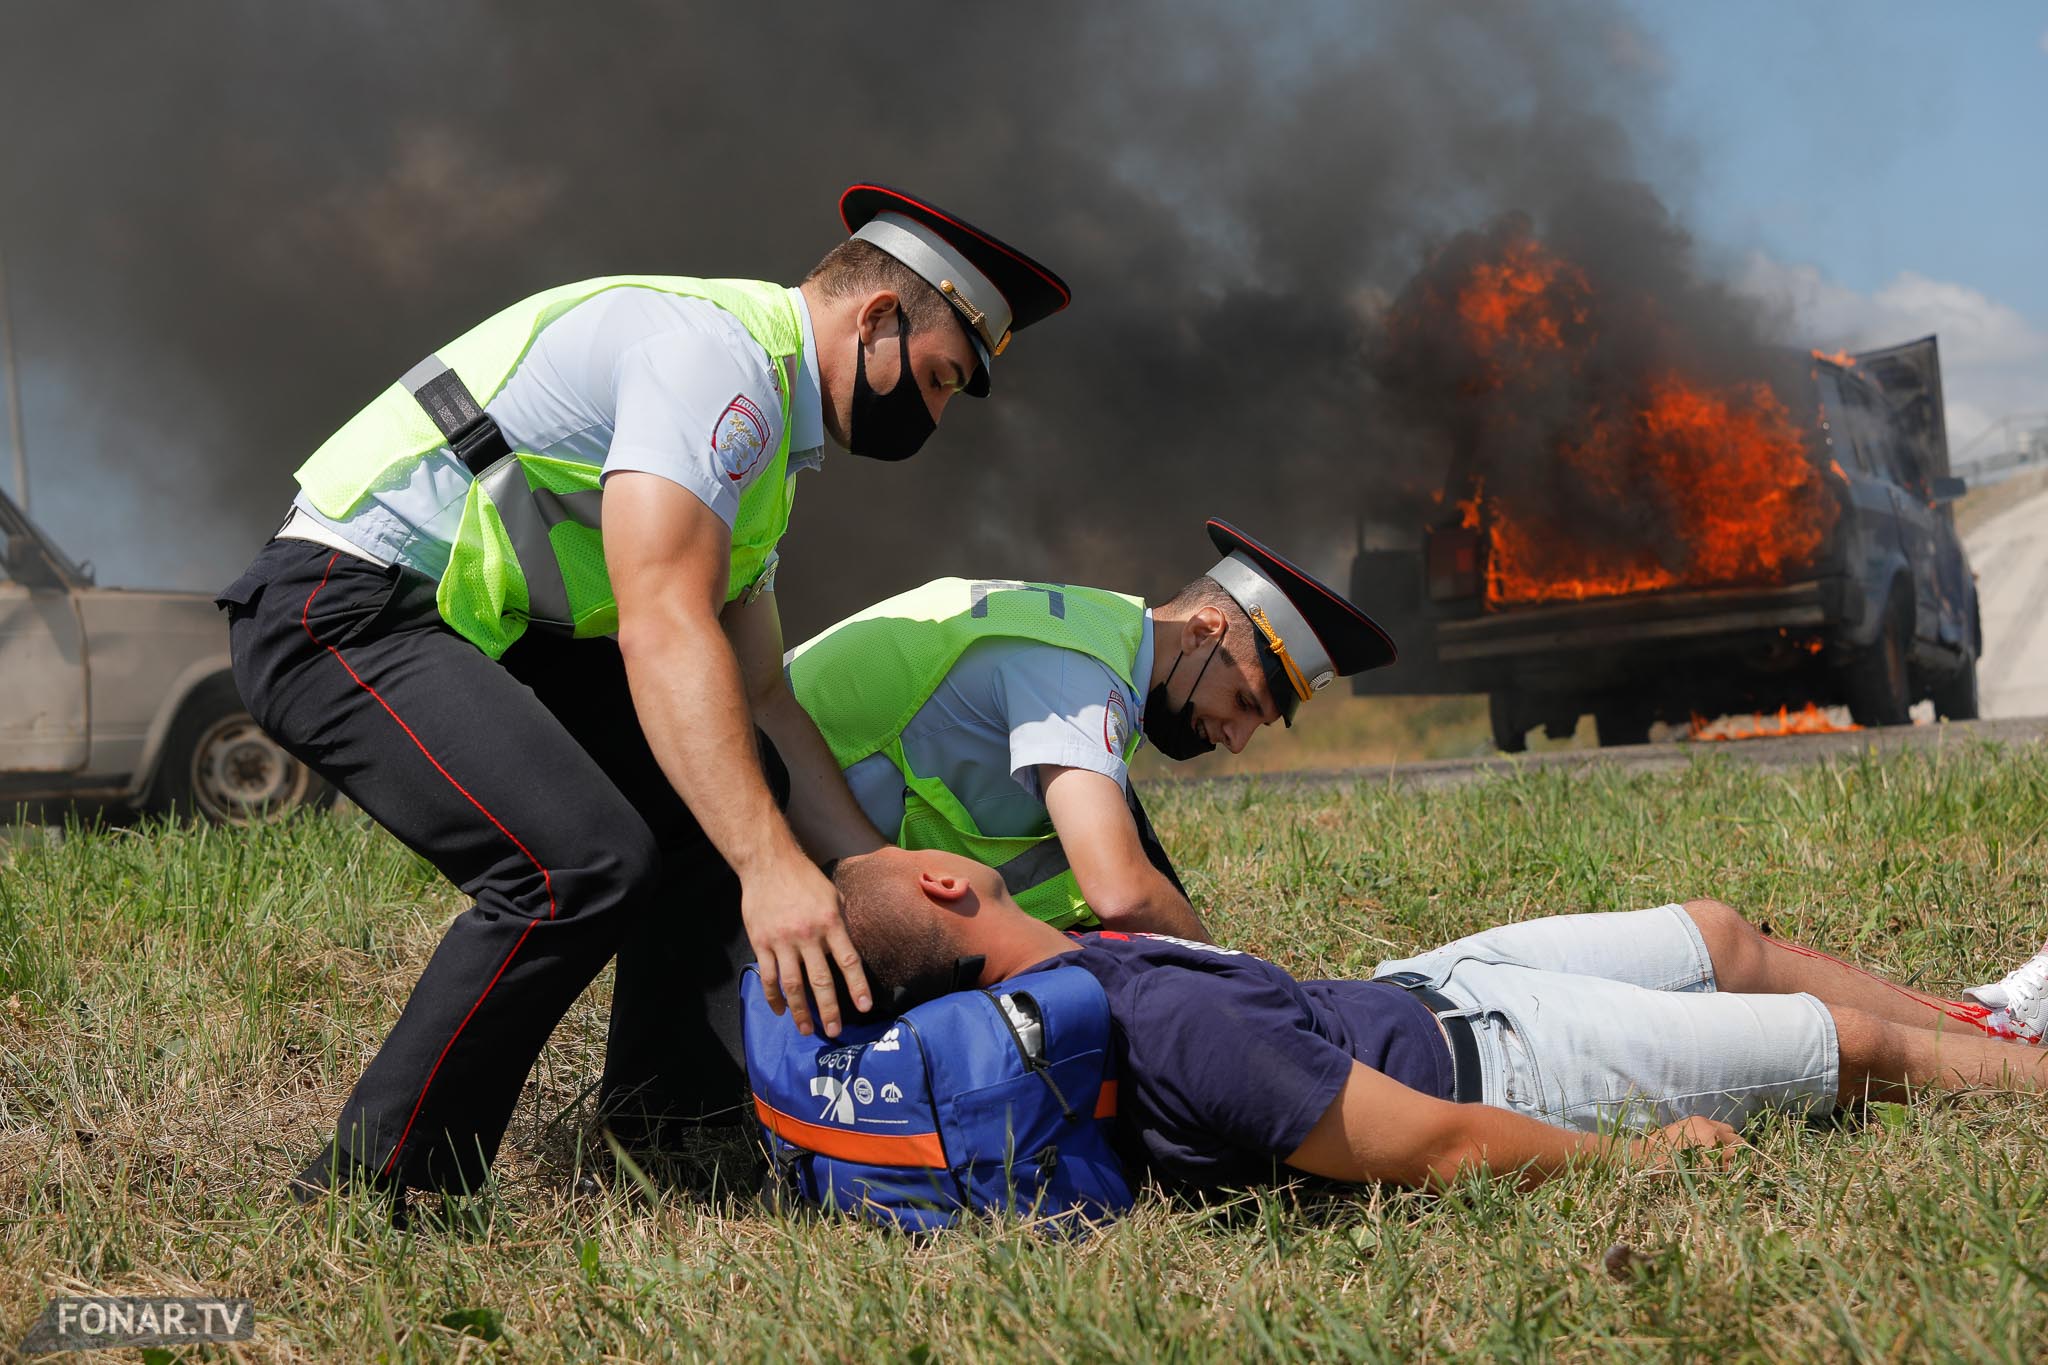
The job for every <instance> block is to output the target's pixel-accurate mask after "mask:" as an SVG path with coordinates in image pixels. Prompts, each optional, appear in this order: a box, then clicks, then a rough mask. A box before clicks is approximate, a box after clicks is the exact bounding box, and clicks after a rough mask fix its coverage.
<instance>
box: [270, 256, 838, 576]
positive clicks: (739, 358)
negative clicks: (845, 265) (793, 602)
mask: <svg viewBox="0 0 2048 1365" xmlns="http://www.w3.org/2000/svg"><path fill="white" fill-rule="evenodd" d="M789 292H790V295H791V297H792V298H793V299H794V300H795V302H796V311H797V317H798V318H799V319H800V321H801V323H802V325H803V334H804V353H803V363H802V364H801V365H800V366H799V367H798V369H797V382H796V391H795V393H794V394H793V395H792V397H791V403H790V437H789V451H790V454H789V472H790V474H791V475H792V476H793V475H795V474H796V473H797V472H798V471H799V470H802V469H815V468H817V467H818V466H819V464H820V463H821V462H822V459H823V449H822V448H823V446H824V443H825V414H824V400H823V397H822V392H821V389H820V387H819V383H818V347H817V341H816V339H815V338H814V337H813V336H812V333H811V313H810V309H809V308H808V307H807V306H806V305H805V303H804V298H803V294H802V293H801V292H800V291H798V290H795V289H792V290H790V291H789ZM486 410H487V411H488V412H489V413H490V414H491V416H492V417H494V418H496V419H497V422H498V426H499V428H500V429H501V430H502V431H503V432H504V433H505V439H506V440H507V441H509V442H510V443H511V444H512V446H513V448H514V449H516V450H526V451H531V452H533V453H534V454H536V455H551V456H556V457H560V458H567V459H576V460H582V461H585V462H596V463H601V464H602V465H603V467H604V476H605V477H606V478H607V479H609V478H610V477H611V476H612V475H613V474H614V473H617V472H618V471H619V470H622V469H631V470H637V471H640V472H644V473H648V474H657V475H659V476H661V477H662V478H664V479H667V480H669V481H670V482H672V483H677V484H681V485H682V486H683V487H684V488H687V489H689V490H690V492H692V493H694V494H695V495H696V496H697V498H698V499H699V500H700V501H701V502H703V504H704V505H705V506H706V507H709V508H710V509H711V510H712V511H713V512H716V513H717V514H718V516H719V518H720V519H721V520H723V521H724V522H725V524H726V525H727V526H728V527H730V526H731V525H732V524H733V522H734V520H735V519H736V518H737V517H738V515H739V505H740V496H741V495H742V494H743V493H745V492H746V490H747V489H748V488H749V487H751V486H752V485H753V482H754V480H755V479H756V478H758V477H760V474H761V471H762V470H763V469H765V468H766V467H767V466H768V463H769V461H770V460H771V459H773V457H774V454H775V449H776V445H777V443H778V442H779V441H780V440H781V437H782V398H781V395H780V393H779V392H778V390H777V388H776V385H775V376H774V373H773V366H772V363H771V362H770V361H769V359H768V355H767V353H766V352H765V351H763V350H762V349H761V344H760V343H759V342H757V341H755V340H754V338H753V337H752V336H751V335H750V334H749V333H748V332H747V329H746V328H745V327H744V326H742V325H741V323H740V320H739V319H738V318H736V317H734V316H733V315H732V314H730V313H728V312H726V311H725V310H724V309H723V308H720V307H719V306H718V305H716V304H714V303H711V302H709V301H708V300H705V299H696V298H687V297H685V296H683V295H680V294H665V293H663V292H661V291H660V290H656V289H644V288H640V287H637V286H629V287H625V288H619V289H608V290H606V291H605V292H604V293H602V294H599V295H597V296H596V297H594V298H591V299H587V300H585V301H584V302H582V303H580V304H578V305H576V306H575V307H574V308H572V309H570V310H569V311H568V312H567V313H564V314H563V315H562V316H561V317H559V318H557V319H556V320H555V321H554V322H553V323H551V324H549V326H548V327H547V328H546V329H545V330H543V331H542V332H541V334H540V337H539V339H538V340H537V341H535V342H534V344H533V349H531V350H530V351H528V352H527V353H526V357H525V358H524V359H523V360H521V361H520V363H519V368H518V369H517V370H516V371H514V372H513V375H512V377H511V378H510V379H508V380H506V381H505V386H504V388H503V389H501V390H500V391H499V392H498V395H497V396H496V397H495V398H493V399H492V400H491V401H490V403H489V404H488V405H486ZM756 427H764V428H765V432H764V439H763V440H760V441H755V440H752V439H742V440H738V441H735V440H734V439H732V438H733V434H734V432H735V431H736V430H738V431H740V434H741V435H742V436H743V437H750V436H751V433H752V430H753V429H754V428H756ZM721 436H722V437H723V439H721ZM469 483H470V475H469V471H468V470H467V469H465V468H463V467H462V465H461V464H460V463H459V462H457V461H456V459H455V458H454V457H453V456H452V455H450V454H449V453H448V452H447V451H446V450H445V449H444V450H440V451H437V452H435V453H434V454H432V455H429V456H428V457H427V458H426V459H424V460H422V461H421V462H420V464H419V465H418V467H417V468H415V469H414V470H413V473H412V477H411V478H410V479H409V480H408V481H407V482H406V483H405V484H404V485H403V486H401V487H398V488H393V489H388V490H385V491H382V492H378V493H373V494H371V495H370V496H369V497H368V498H366V499H365V500H364V502H363V504H362V505H361V506H360V507H358V508H357V509H356V511H355V513H354V514H353V515H352V516H350V517H348V518H347V519H346V520H344V521H335V520H333V519H331V518H328V517H325V516H322V515H321V514H320V512H319V511H318V510H317V509H316V508H314V507H313V505H312V503H311V501H310V500H309V499H308V498H307V497H306V495H305V494H304V493H303V492H301V493H300V494H299V496H298V497H297V498H296V499H295V500H294V501H293V504H292V506H293V507H294V508H295V509H296V511H297V513H298V516H299V518H309V519H310V520H311V521H312V522H313V526H312V527H306V528H303V529H304V530H324V531H326V532H327V533H328V534H329V535H331V536H334V537H337V538H339V539H340V540H343V541H345V542H347V543H348V544H349V545H352V546H354V547H355V548H356V549H358V550H360V551H361V552H363V555H364V557H365V558H369V559H374V560H376V561H378V562H379V563H382V564H391V563H394V562H395V563H400V564H404V565H406V566H407V567H409V568H414V569H418V570H420V571H421V572H422V573H425V574H428V575H429V576H432V577H439V576H440V574H441V571H442V570H443V569H445V568H446V567H447V565H448V547H449V544H450V542H452V541H453V540H454V538H455V530H456V527H457V525H458V524H459V522H460V521H461V517H462V504H463V499H464V498H465V497H466V496H467V494H468V490H469ZM320 538H321V539H323V540H326V539H327V537H326V536H322V537H320ZM328 543H333V542H332V541H328ZM774 572H775V564H774V559H773V558H772V557H771V558H770V561H769V566H768V569H767V571H766V573H765V574H764V576H763V577H764V585H763V586H764V588H772V587H773V586H774V581H773V574H774Z"/></svg>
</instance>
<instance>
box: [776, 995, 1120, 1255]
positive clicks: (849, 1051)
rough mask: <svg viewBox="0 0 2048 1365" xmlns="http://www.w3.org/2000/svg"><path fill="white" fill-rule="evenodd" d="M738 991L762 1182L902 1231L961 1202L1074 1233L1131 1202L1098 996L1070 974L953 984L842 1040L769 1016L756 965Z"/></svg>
mask: <svg viewBox="0 0 2048 1365" xmlns="http://www.w3.org/2000/svg"><path fill="white" fill-rule="evenodd" d="M740 994H741V999H742V1002H743V1006H744V1011H745V1013H744V1019H745V1030H746V1049H747V1075H748V1078H749V1081H750V1083H751V1085H752V1087H753V1092H754V1113H755V1116H756V1117H757V1118H758V1119H759V1120H760V1122H761V1126H762V1128H763V1130H764V1132H765V1135H766V1140H767V1144H768V1152H769V1157H770V1160H771V1162H772V1163H773V1168H774V1169H773V1172H772V1174H771V1177H770V1178H771V1181H772V1182H773V1183H774V1185H775V1186H776V1187H777V1188H778V1189H779V1190H781V1191H782V1192H784V1193H786V1194H788V1195H790V1196H793V1197H794V1198H795V1199H796V1200H798V1201H799V1202H801V1203H806V1204H813V1205H817V1206H819V1207H822V1208H834V1209H840V1210H844V1211H846V1212H849V1213H855V1214H859V1215H862V1216H865V1217H870V1218H873V1219H876V1220H877V1221H881V1222H885V1223H892V1224H894V1225H896V1226H897V1227H900V1228H903V1229H905V1230H909V1231H926V1230H929V1229H933V1228H941V1227H948V1226H951V1225H952V1224H954V1223H956V1222H957V1221H959V1218H960V1215H961V1214H962V1213H965V1212H969V1211H986V1212H1002V1213H1013V1214H1022V1215H1035V1216H1038V1217H1049V1218H1053V1219H1055V1220H1057V1221H1058V1222H1060V1223H1061V1224H1062V1225H1064V1226H1066V1227H1067V1228H1069V1229H1073V1228H1077V1227H1079V1226H1080V1221H1079V1220H1082V1219H1085V1220H1088V1221H1095V1220H1100V1219H1105V1218H1108V1217H1111V1216H1113V1215H1115V1214H1119V1213H1122V1212H1123V1211H1124V1210H1126V1209H1128V1208H1130V1206H1131V1189H1130V1185H1129V1183H1128V1182H1127V1181H1126V1180H1125V1178H1124V1171H1123V1165H1122V1163H1121V1162H1120V1161H1119V1160H1118V1159H1117V1156H1116V1153H1115V1150H1114V1149H1113V1147H1112V1146H1111V1142H1110V1123H1111V1117H1112V1116H1113V1115H1114V1114H1115V1112H1116V1082H1115V1080H1114V1079H1113V1078H1112V1077H1111V1076H1110V1074H1109V1065H1110V1050H1109V1030H1110V1023H1109V1000H1108V997H1107V996H1105V995H1104V994H1103V990H1102V986H1101V984H1100V983H1099V982H1097V981H1096V979H1095V978H1094V977H1092V976H1090V975H1089V974H1088V973H1087V972H1086V971H1084V970H1082V969H1081V968H1079V967H1073V966H1061V967H1053V968H1050V969H1048V970H1046V971H1040V972H1030V973H1026V974H1025V975H1023V976H1019V977H1016V978H1013V979H1012V980H1009V981H1005V982H1002V983H1001V984H999V985H997V986H994V987H992V988H990V989H988V990H964V991H954V992H952V993H951V994H947V995H942V996H940V997H938V998H937V999H935V1000H928V1001H926V1002H924V1003H923V1004H920V1005H916V1006H913V1007H912V1008H910V1009H908V1010H906V1011H904V1012H903V1013H902V1014H900V1015H898V1016H896V1017H895V1018H894V1019H888V1020H884V1021H881V1022H877V1023H872V1024H865V1025H848V1026H847V1027H845V1028H843V1029H842V1030H841V1031H840V1034H839V1037H837V1038H826V1037H824V1036H823V1035H822V1034H817V1033H814V1034H811V1035H809V1036H805V1035H804V1034H800V1033H798V1032H797V1030H796V1025H795V1024H794V1023H792V1022H791V1021H790V1018H789V1016H788V1015H786V1014H784V1015H778V1014H776V1013H774V1012H773V1011H771V1010H770V1009H769V1008H768V1004H767V1001H766V1000H765V999H764V998H763V996H762V993H761V981H760V977H759V976H758V975H757V974H756V973H755V970H754V969H753V968H752V967H749V968H748V969H747V971H746V974H745V976H744V977H743V978H742V980H741V982H740ZM1005 997H1008V1001H1007V1003H1005Z"/></svg>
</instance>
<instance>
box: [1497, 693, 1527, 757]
mask: <svg viewBox="0 0 2048 1365" xmlns="http://www.w3.org/2000/svg"><path fill="white" fill-rule="evenodd" d="M1486 714H1487V718H1488V719H1489V720H1491V721H1492V722H1493V747H1494V748H1496V749H1498V750H1500V751H1501V752H1502V753H1504V754H1519V753H1521V752H1523V751H1524V750H1526V749H1527V748H1528V747H1529V722H1528V720H1527V719H1526V718H1525V717H1524V716H1523V714H1522V707H1521V698H1520V697H1518V696H1516V695H1515V694H1514V693H1513V692H1495V693H1492V694H1491V695H1489V696H1488V697H1487V699H1486Z"/></svg>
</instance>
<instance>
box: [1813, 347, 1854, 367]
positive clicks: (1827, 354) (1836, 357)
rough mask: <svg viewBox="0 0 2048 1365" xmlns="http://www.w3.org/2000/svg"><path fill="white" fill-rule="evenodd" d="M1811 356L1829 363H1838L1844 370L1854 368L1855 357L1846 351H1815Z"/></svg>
mask: <svg viewBox="0 0 2048 1365" xmlns="http://www.w3.org/2000/svg"><path fill="white" fill-rule="evenodd" d="M1813 358H1814V359H1815V360H1825V361H1827V362H1828V363H1829V364H1830V365H1840V366H1841V367H1842V368H1843V369H1845V370H1847V369H1852V368H1854V367H1855V364H1856V357H1855V356H1853V355H1850V354H1849V353H1848V352H1847V351H1815V352H1814V353H1813Z"/></svg>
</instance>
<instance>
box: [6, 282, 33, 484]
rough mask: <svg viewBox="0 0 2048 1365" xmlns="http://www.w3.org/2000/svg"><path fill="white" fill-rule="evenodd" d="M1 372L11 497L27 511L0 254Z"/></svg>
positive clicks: (18, 387) (18, 405)
mask: <svg viewBox="0 0 2048 1365" xmlns="http://www.w3.org/2000/svg"><path fill="white" fill-rule="evenodd" d="M0 373H4V374H5V376H6V381H7V434H8V436H9V437H10V438H11V440H12V442H13V447H14V499H15V501H16V502H18V503H20V504H21V510H22V511H24V512H26V511H28V448H27V447H26V446H24V445H23V444H22V441H21V383H20V381H19V380H18V379H17V378H16V376H15V372H14V316H13V314H12V313H10V312H9V311H8V308H7V258H6V256H5V255H4V254H0Z"/></svg>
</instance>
